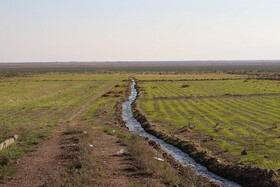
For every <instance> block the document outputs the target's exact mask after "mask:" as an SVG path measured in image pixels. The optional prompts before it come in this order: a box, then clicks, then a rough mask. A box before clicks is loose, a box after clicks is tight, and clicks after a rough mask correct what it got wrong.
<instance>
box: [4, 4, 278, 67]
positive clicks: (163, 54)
mask: <svg viewBox="0 0 280 187" xmlns="http://www.w3.org/2000/svg"><path fill="white" fill-rule="evenodd" d="M237 59H244V60H245V59H248V60H249V59H280V1H279V0H0V62H8V61H14V62H20V61H71V60H77V61H79V60H80V61H107V60H112V61H117V60H237Z"/></svg>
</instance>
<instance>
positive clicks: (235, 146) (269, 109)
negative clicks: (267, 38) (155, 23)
mask: <svg viewBox="0 0 280 187" xmlns="http://www.w3.org/2000/svg"><path fill="white" fill-rule="evenodd" d="M173 76H174V79H172V75H151V76H150V77H149V75H136V78H137V80H138V86H139V90H140V93H139V94H140V96H139V97H138V99H137V101H136V102H137V106H138V108H139V109H140V111H141V112H142V113H143V114H144V115H145V116H146V117H147V119H148V121H149V122H150V123H151V125H152V126H153V128H156V129H158V130H160V131H162V132H164V133H166V134H169V135H173V136H176V137H178V138H180V139H183V140H188V141H191V142H193V143H194V144H195V145H196V146H197V147H198V149H199V150H206V151H207V152H208V154H210V155H211V156H214V157H217V158H218V159H219V160H221V161H224V162H230V163H236V164H242V165H250V166H256V167H260V168H267V169H273V170H275V171H276V170H278V169H280V152H279V150H280V82H279V80H278V81H277V80H258V79H254V78H252V79H248V77H247V76H245V75H244V76H243V75H240V76H238V75H229V74H227V75H225V74H224V75H223V74H217V75H216V76H213V75H211V74H209V75H207V74H201V75H199V74H195V76H194V77H193V78H192V77H191V74H189V75H186V76H185V75H173ZM200 76H201V77H200ZM208 76H210V77H214V78H213V79H215V77H216V79H219V80H206V79H208ZM242 76H243V78H242ZM151 78H153V79H151ZM249 78H250V77H249ZM186 79H188V80H189V81H186ZM194 79H195V80H194ZM163 80H169V81H163ZM178 80H181V81H178ZM182 80H183V81H182ZM244 150H246V152H247V155H242V154H241V152H243V151H244Z"/></svg>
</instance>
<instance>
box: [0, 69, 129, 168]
mask: <svg viewBox="0 0 280 187" xmlns="http://www.w3.org/2000/svg"><path fill="white" fill-rule="evenodd" d="M123 79H127V75H120V74H94V73H92V74H90V73H80V74H70V73H46V74H30V75H28V76H23V77H21V76H16V77H10V78H2V79H0V103H1V106H0V114H1V115H0V142H2V141H4V140H5V139H7V138H10V137H11V136H13V135H15V134H18V135H19V141H18V142H20V144H17V145H16V146H14V147H12V148H11V149H7V150H3V151H1V154H5V152H7V151H8V152H9V154H10V156H11V157H17V156H18V155H21V154H23V153H25V152H28V151H32V150H33V149H30V148H29V145H34V144H37V143H38V141H39V140H40V139H41V138H44V137H45V136H46V133H47V132H48V131H49V130H51V129H53V128H54V127H56V126H58V125H60V124H65V123H70V121H72V120H73V118H75V117H76V116H77V117H78V118H79V119H80V118H83V120H89V121H88V123H89V124H90V123H91V122H90V120H91V121H92V120H93V119H92V117H91V116H89V117H88V119H87V115H88V112H93V111H94V110H97V109H98V108H99V107H101V106H103V105H105V104H110V106H111V105H112V106H114V105H115V104H116V102H117V100H119V98H121V97H123V95H124V93H125V90H126V88H124V87H123V85H125V84H126V83H125V82H122V80H123ZM111 89H112V90H111ZM109 90H111V92H110V94H109V97H102V95H103V94H106V93H107V92H108V91H109ZM94 97H96V98H99V99H98V100H97V101H94V103H93V102H91V99H92V98H94ZM87 105H88V106H87ZM85 106H87V108H86V110H84V109H83V107H85ZM112 106H111V107H112ZM81 111H82V112H81ZM78 112H81V115H76V114H77V113H78ZM0 165H1V164H0Z"/></svg>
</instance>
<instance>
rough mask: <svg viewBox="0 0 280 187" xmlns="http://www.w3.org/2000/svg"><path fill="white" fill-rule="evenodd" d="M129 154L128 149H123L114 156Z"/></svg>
mask: <svg viewBox="0 0 280 187" xmlns="http://www.w3.org/2000/svg"><path fill="white" fill-rule="evenodd" d="M127 154H129V151H128V150H127V149H121V150H119V151H118V152H117V153H115V154H114V156H121V155H127Z"/></svg>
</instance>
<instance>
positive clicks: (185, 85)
mask: <svg viewBox="0 0 280 187" xmlns="http://www.w3.org/2000/svg"><path fill="white" fill-rule="evenodd" d="M181 87H182V88H187V87H190V85H189V84H183V85H182V86H181Z"/></svg>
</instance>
